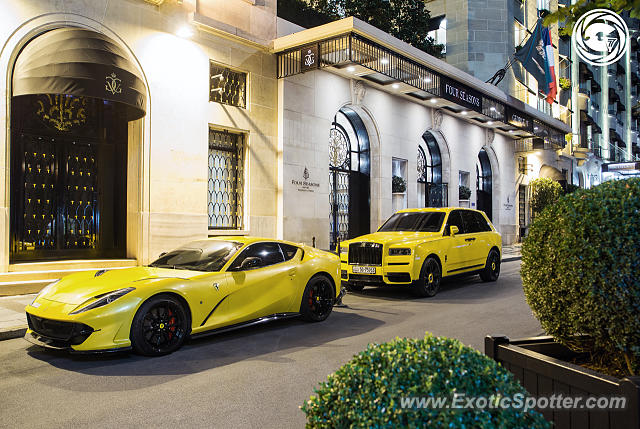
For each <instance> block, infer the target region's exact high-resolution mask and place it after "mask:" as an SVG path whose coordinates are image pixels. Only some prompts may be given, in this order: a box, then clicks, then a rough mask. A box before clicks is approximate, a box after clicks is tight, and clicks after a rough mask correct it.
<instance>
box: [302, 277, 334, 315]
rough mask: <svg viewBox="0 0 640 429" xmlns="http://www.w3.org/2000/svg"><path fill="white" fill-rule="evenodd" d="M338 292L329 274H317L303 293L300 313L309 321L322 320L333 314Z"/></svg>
mask: <svg viewBox="0 0 640 429" xmlns="http://www.w3.org/2000/svg"><path fill="white" fill-rule="evenodd" d="M335 297H336V294H335V292H334V290H333V285H332V284H331V280H329V278H328V277H327V276H324V275H317V276H314V277H312V278H311V280H309V283H307V286H306V287H305V289H304V293H303V294H302V303H301V304H300V314H301V315H302V318H303V319H304V320H306V321H307V322H321V321H323V320H324V319H326V318H327V317H329V314H331V310H332V309H333V303H334V302H335Z"/></svg>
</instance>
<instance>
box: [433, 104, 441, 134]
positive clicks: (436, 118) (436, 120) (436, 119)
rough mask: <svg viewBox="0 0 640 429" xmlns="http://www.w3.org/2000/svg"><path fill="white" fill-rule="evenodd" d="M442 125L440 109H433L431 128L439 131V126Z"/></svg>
mask: <svg viewBox="0 0 640 429" xmlns="http://www.w3.org/2000/svg"><path fill="white" fill-rule="evenodd" d="M441 125H442V110H440V109H437V110H434V111H433V127H432V128H433V129H434V130H436V131H440V126H441Z"/></svg>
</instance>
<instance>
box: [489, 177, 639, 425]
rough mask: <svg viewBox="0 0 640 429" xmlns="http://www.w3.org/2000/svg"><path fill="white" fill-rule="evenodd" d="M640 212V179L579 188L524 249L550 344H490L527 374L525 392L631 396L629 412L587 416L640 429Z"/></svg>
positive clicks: (530, 290)
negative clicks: (542, 388)
mask: <svg viewBox="0 0 640 429" xmlns="http://www.w3.org/2000/svg"><path fill="white" fill-rule="evenodd" d="M639 213H640V179H629V180H621V181H610V182H605V183H603V184H601V185H599V186H596V187H594V188H591V189H577V190H575V191H574V192H572V193H570V194H568V195H566V196H564V197H562V198H561V199H560V200H559V201H558V202H557V203H555V204H552V205H550V206H548V207H547V208H546V209H544V210H543V211H542V212H541V213H540V214H539V215H538V217H536V219H535V221H534V222H533V224H532V225H531V227H530V230H529V235H528V236H527V238H526V239H525V241H524V243H523V246H522V269H521V275H522V284H523V288H524V293H525V297H526V300H527V303H528V304H529V306H530V307H531V309H532V311H533V314H534V315H535V316H536V318H537V319H538V320H539V321H540V324H541V325H542V327H543V329H544V330H545V331H546V332H547V333H548V334H549V335H551V336H552V338H551V337H548V338H538V339H528V340H521V341H516V342H511V343H510V342H509V341H508V340H507V339H505V338H488V339H487V341H486V343H485V352H486V353H487V354H488V355H490V356H492V357H493V358H494V359H496V360H498V361H500V362H504V363H506V364H508V365H509V366H508V367H509V368H510V370H511V371H512V372H514V374H517V375H518V374H519V376H520V377H522V379H524V378H527V377H526V376H525V375H524V371H525V368H526V371H528V373H529V376H528V379H529V386H528V385H527V383H526V382H525V383H524V385H525V388H530V389H534V390H535V389H539V386H540V385H541V384H540V383H541V380H545V379H546V380H547V384H548V386H547V389H548V390H549V391H550V392H559V391H560V392H562V391H565V392H568V391H578V392H582V393H583V394H593V395H614V396H616V395H621V396H624V397H625V398H626V400H627V401H628V403H627V408H626V409H625V410H608V411H599V412H598V411H589V414H590V415H591V414H594V417H593V418H594V419H601V420H602V424H599V425H596V426H597V427H602V428H607V427H611V428H614V427H639V426H640V416H639V414H640V412H639V410H640V377H637V375H638V373H639V372H640V317H639V315H638V309H639V308H640V216H639V215H638V214H639ZM567 389H569V390H567ZM532 393H534V392H532ZM581 412H584V411H582V410H573V411H567V413H569V414H571V417H572V418H579V413H581ZM560 415H562V413H560ZM553 417H554V419H556V415H555V414H554V416H553Z"/></svg>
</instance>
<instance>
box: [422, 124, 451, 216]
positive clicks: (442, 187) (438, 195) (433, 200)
mask: <svg viewBox="0 0 640 429" xmlns="http://www.w3.org/2000/svg"><path fill="white" fill-rule="evenodd" d="M422 140H423V141H424V146H423V145H418V203H419V204H423V207H446V206H447V205H448V198H447V197H448V190H447V184H446V183H442V156H441V155H440V148H439V147H438V142H437V141H436V139H435V137H434V136H433V134H432V133H431V132H430V131H427V132H425V133H424V134H423V135H422Z"/></svg>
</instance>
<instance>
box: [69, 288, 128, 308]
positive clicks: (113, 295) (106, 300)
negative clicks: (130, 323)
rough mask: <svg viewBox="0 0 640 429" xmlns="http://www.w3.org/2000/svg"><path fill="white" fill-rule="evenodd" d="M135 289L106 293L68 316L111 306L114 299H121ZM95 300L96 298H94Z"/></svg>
mask: <svg viewBox="0 0 640 429" xmlns="http://www.w3.org/2000/svg"><path fill="white" fill-rule="evenodd" d="M135 289H136V288H134V287H126V288H124V289H118V290H116V291H113V292H109V293H107V294H105V295H102V296H101V297H100V299H98V300H97V301H93V302H92V303H91V304H89V305H85V306H84V307H81V308H79V309H77V310H73V311H72V312H71V313H69V314H78V313H84V312H85V311H89V310H92V309H94V308H98V307H102V306H105V305H107V304H111V303H112V302H113V301H115V300H116V299H118V298H121V297H123V296H124V295H126V294H128V293H129V292H131V291H132V290H135ZM99 296H100V295H99ZM96 298H98V297H96Z"/></svg>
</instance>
